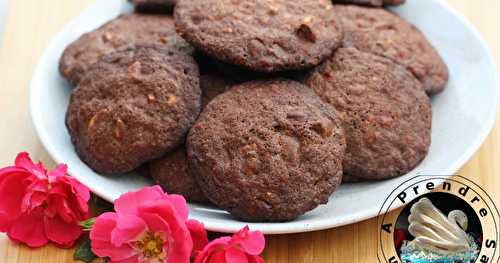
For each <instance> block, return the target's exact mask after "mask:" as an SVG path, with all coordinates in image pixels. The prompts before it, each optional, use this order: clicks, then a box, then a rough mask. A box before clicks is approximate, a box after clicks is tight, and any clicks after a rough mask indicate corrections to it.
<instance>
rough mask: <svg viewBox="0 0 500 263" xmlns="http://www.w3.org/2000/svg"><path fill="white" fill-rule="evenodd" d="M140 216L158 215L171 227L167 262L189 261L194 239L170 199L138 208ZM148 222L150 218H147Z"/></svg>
mask: <svg viewBox="0 0 500 263" xmlns="http://www.w3.org/2000/svg"><path fill="white" fill-rule="evenodd" d="M138 214H139V216H140V217H142V218H144V219H145V220H146V218H152V217H151V215H156V216H158V217H160V218H161V220H163V221H164V222H165V223H166V224H167V225H168V227H169V230H170V237H169V239H170V240H171V241H172V243H171V244H170V247H169V253H168V258H167V261H166V262H167V263H178V262H189V258H190V256H191V251H192V249H193V241H192V239H191V235H190V234H189V230H188V229H187V227H186V222H185V221H184V220H183V219H182V218H181V217H180V216H179V215H178V214H177V210H176V209H175V208H174V207H173V205H172V204H171V203H170V202H168V199H163V200H159V201H158V202H156V203H149V204H147V205H143V206H141V207H139V208H138ZM147 222H148V224H149V223H150V219H147Z"/></svg>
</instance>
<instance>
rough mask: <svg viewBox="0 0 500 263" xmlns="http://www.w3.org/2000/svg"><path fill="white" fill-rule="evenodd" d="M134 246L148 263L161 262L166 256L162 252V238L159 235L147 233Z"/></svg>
mask: <svg viewBox="0 0 500 263" xmlns="http://www.w3.org/2000/svg"><path fill="white" fill-rule="evenodd" d="M134 245H135V247H136V248H137V249H138V250H139V251H141V252H142V256H143V257H144V259H145V260H146V261H148V262H163V260H164V259H165V258H166V256H167V255H166V253H165V251H163V238H162V236H161V235H160V233H154V232H151V231H147V232H146V233H145V234H144V236H143V237H142V238H141V239H140V240H138V241H136V242H134Z"/></svg>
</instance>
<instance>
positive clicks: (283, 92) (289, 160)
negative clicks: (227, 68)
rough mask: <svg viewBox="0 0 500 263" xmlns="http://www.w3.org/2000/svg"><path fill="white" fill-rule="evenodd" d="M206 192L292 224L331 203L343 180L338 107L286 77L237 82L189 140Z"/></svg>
mask: <svg viewBox="0 0 500 263" xmlns="http://www.w3.org/2000/svg"><path fill="white" fill-rule="evenodd" d="M187 147H188V148H187V149H188V160H189V162H190V168H191V169H192V171H193V172H194V174H195V176H196V179H197V181H198V183H199V184H200V185H202V186H203V187H202V190H203V192H204V193H205V196H206V197H207V198H209V199H210V200H211V201H212V202H213V203H214V204H216V205H217V206H219V207H221V208H223V209H226V210H227V211H229V212H230V213H231V214H232V215H234V216H236V217H238V218H240V219H244V220H248V221H285V220H291V219H294V218H296V217H298V216H299V215H301V214H303V213H305V212H307V211H309V210H311V209H313V208H315V207H316V206H317V205H319V204H321V203H326V202H327V201H328V197H329V196H330V194H331V193H332V192H333V191H334V190H335V188H336V187H337V185H338V184H339V183H340V181H341V178H342V176H341V175H342V158H343V154H344V150H345V139H344V135H343V131H342V128H341V127H340V122H339V120H338V118H337V116H336V115H335V113H334V110H333V109H332V108H331V107H330V106H329V105H327V104H326V103H323V102H322V101H321V99H320V98H319V97H318V96H317V95H315V94H314V92H313V91H312V90H310V89H309V88H307V87H306V86H304V85H302V84H300V83H298V82H294V81H290V80H284V79H277V80H268V81H254V82H247V83H243V84H241V85H237V86H233V87H232V88H231V89H229V90H228V91H226V92H225V93H223V94H221V95H219V96H217V97H216V98H215V99H214V100H212V101H211V102H210V103H209V104H208V105H207V107H206V108H205V109H204V110H203V112H202V113H201V115H200V118H199V119H198V120H197V122H196V124H195V125H194V126H193V128H191V130H190V132H189V135H188V140H187Z"/></svg>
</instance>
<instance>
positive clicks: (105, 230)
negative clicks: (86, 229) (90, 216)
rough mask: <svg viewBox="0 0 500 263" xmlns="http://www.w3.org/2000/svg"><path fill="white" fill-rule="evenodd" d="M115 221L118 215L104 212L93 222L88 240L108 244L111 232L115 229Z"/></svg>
mask: <svg viewBox="0 0 500 263" xmlns="http://www.w3.org/2000/svg"><path fill="white" fill-rule="evenodd" d="M117 219H118V215H117V214H115V213H112V212H106V213H103V214H101V215H100V216H98V217H97V218H96V220H95V222H94V226H93V227H92V231H90V239H91V240H92V241H94V240H98V241H107V242H110V241H111V231H112V230H113V229H114V228H115V226H116V220H117Z"/></svg>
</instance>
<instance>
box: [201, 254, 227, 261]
mask: <svg viewBox="0 0 500 263" xmlns="http://www.w3.org/2000/svg"><path fill="white" fill-rule="evenodd" d="M205 262H206V263H226V254H225V253H224V251H215V252H214V253H212V254H211V255H209V256H208V257H207V258H206V259H205V260H204V261H203V263H205Z"/></svg>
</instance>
